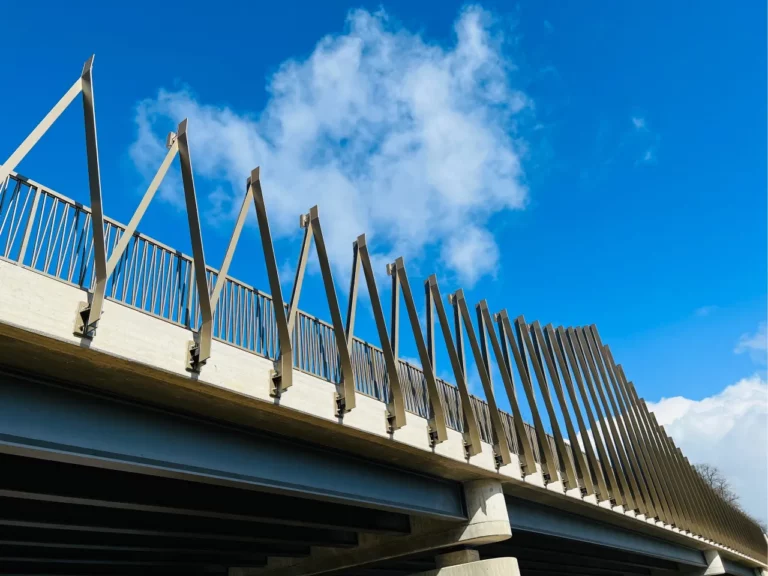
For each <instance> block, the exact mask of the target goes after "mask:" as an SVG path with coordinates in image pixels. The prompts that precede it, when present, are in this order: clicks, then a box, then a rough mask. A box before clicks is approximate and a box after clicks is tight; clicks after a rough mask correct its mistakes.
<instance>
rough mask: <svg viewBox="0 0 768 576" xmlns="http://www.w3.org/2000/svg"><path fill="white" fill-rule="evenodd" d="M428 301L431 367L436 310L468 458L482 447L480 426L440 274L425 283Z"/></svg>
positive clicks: (458, 334)
mask: <svg viewBox="0 0 768 576" xmlns="http://www.w3.org/2000/svg"><path fill="white" fill-rule="evenodd" d="M424 288H425V295H426V304H427V343H428V344H429V360H430V365H431V368H432V371H433V372H434V371H435V370H436V368H435V326H434V318H433V311H436V312H437V319H438V321H439V322H440V329H441V331H442V333H443V339H444V340H445V347H446V348H447V350H448V358H449V359H450V361H451V368H452V369H453V376H454V378H455V379H456V386H457V387H458V389H459V398H460V400H461V412H462V416H463V418H464V453H465V456H466V457H467V458H469V457H471V456H474V455H476V454H479V453H480V452H481V451H482V449H483V448H482V446H481V444H480V427H479V426H478V424H477V417H476V415H475V411H474V410H473V409H472V400H471V397H470V395H469V389H468V388H467V380H466V370H467V364H466V362H465V360H464V345H463V343H462V335H461V324H460V323H458V322H457V324H456V346H454V343H453V337H452V335H451V325H450V324H449V322H448V316H447V315H446V313H445V306H443V299H442V295H441V294H440V288H439V287H438V285H437V276H435V275H434V274H432V275H431V276H430V277H429V278H428V279H427V281H426V282H425V284H424Z"/></svg>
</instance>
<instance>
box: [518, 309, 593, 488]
mask: <svg viewBox="0 0 768 576" xmlns="http://www.w3.org/2000/svg"><path fill="white" fill-rule="evenodd" d="M531 337H532V338H533V345H534V348H535V349H536V356H537V358H538V361H539V364H541V363H542V362H543V363H544V364H546V366H547V370H548V371H549V376H550V379H551V380H552V388H554V390H555V397H556V398H557V403H558V404H559V406H560V414H561V415H562V417H563V422H564V423H565V429H566V431H567V432H568V440H569V441H570V446H569V447H567V448H570V452H571V455H572V456H573V461H572V463H571V464H572V465H575V467H576V470H575V472H576V473H578V474H579V476H580V477H581V480H582V483H583V484H584V491H585V492H586V493H587V494H594V492H595V487H594V484H593V483H592V476H591V475H590V473H589V469H588V468H587V463H586V461H585V460H584V453H583V452H582V451H581V448H580V446H579V437H578V435H577V434H576V429H575V428H574V427H573V422H572V421H571V415H570V413H569V411H568V403H567V402H566V400H565V394H564V393H563V386H562V384H561V383H560V375H559V374H558V373H557V366H556V365H555V359H554V357H553V356H552V351H551V349H550V348H548V347H545V346H544V344H543V343H544V334H543V333H542V331H541V326H540V324H539V321H538V320H537V321H535V322H534V323H533V324H531ZM577 407H578V406H577ZM572 487H573V488H576V485H574V486H572Z"/></svg>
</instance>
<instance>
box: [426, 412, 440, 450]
mask: <svg viewBox="0 0 768 576" xmlns="http://www.w3.org/2000/svg"><path fill="white" fill-rule="evenodd" d="M427 434H428V435H429V447H430V448H434V447H435V446H436V445H437V444H440V442H441V440H440V433H439V432H438V431H437V428H436V427H435V421H434V419H432V418H430V420H429V423H428V424H427Z"/></svg>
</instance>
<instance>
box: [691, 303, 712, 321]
mask: <svg viewBox="0 0 768 576" xmlns="http://www.w3.org/2000/svg"><path fill="white" fill-rule="evenodd" d="M716 310H717V306H713V305H710V306H701V307H700V308H696V310H694V311H693V315H694V316H697V317H699V318H705V317H707V316H709V315H710V314H712V313H713V312H715V311H716Z"/></svg>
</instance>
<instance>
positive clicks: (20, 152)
mask: <svg viewBox="0 0 768 576" xmlns="http://www.w3.org/2000/svg"><path fill="white" fill-rule="evenodd" d="M93 58H94V57H93V56H91V57H90V58H89V59H88V61H87V62H86V63H85V66H84V67H83V72H82V73H81V74H80V77H79V78H78V79H77V80H76V81H75V83H74V84H72V86H71V87H70V88H69V90H67V92H66V93H65V94H64V96H62V97H61V99H60V100H59V101H58V102H57V103H56V104H55V105H54V107H53V108H51V110H50V111H49V112H48V114H46V115H45V118H43V119H42V120H41V121H40V123H39V124H38V125H37V126H35V128H34V130H32V132H30V133H29V136H27V137H26V138H25V139H24V141H23V142H22V143H21V144H20V145H19V147H18V148H16V150H14V151H13V153H12V154H11V155H10V156H9V157H8V159H7V160H6V161H5V163H4V164H2V165H0V182H5V179H6V178H8V175H9V174H10V173H11V172H13V171H14V170H16V168H17V166H18V165H19V164H20V163H21V161H22V160H24V157H25V156H26V155H27V154H29V151H30V150H32V148H34V147H35V144H37V143H38V142H39V141H40V138H42V137H43V135H44V134H45V133H46V132H48V129H49V128H50V127H51V126H53V124H54V122H56V120H58V118H59V116H61V114H62V112H64V110H66V109H67V108H68V107H69V105H70V104H72V102H74V100H75V98H77V97H78V95H79V94H80V92H81V91H82V89H83V76H84V75H85V74H86V72H88V73H89V74H90V70H91V67H92V66H93Z"/></svg>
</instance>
